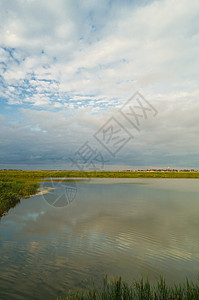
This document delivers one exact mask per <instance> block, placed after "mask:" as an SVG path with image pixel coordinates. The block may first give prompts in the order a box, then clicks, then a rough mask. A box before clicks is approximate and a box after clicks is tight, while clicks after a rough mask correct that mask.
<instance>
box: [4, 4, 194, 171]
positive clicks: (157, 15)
mask: <svg viewBox="0 0 199 300" xmlns="http://www.w3.org/2000/svg"><path fill="white" fill-rule="evenodd" d="M198 13H199V3H198V1H197V0H193V1H192V2H191V4H190V1H188V0H182V1H180V2H176V1H174V0H161V1H148V2H145V1H114V2H112V1H100V2H99V1H89V0H88V1H83V2H82V1H64V0H58V1H50V2H49V1H47V0H44V1H42V2H41V1H37V0H36V1H25V2H24V1H20V0H17V1H15V2H13V1H7V0H2V1H1V3H0V20H1V21H0V22H1V26H0V101H1V103H0V109H1V114H2V115H4V116H5V118H4V119H3V118H2V120H1V119H0V121H1V122H2V125H1V126H2V128H3V132H1V158H2V159H1V160H2V163H6V162H7V163H9V162H11V163H12V164H14V163H19V162H21V163H22V162H25V163H27V164H34V162H42V161H44V160H45V159H46V160H47V161H48V163H50V162H52V165H53V164H54V161H55V160H58V161H60V160H61V161H64V159H66V157H67V155H69V154H71V153H72V152H74V151H75V147H77V146H78V145H79V146H80V144H81V142H82V141H83V137H84V138H87V139H90V138H91V137H92V135H93V134H94V132H93V130H97V128H98V127H99V126H100V124H101V126H102V125H103V122H105V120H106V118H107V117H109V116H110V115H111V114H114V113H115V110H117V108H118V107H120V106H121V105H122V104H123V103H124V102H125V101H126V100H127V99H128V98H129V97H130V96H131V95H132V94H133V93H134V92H135V91H136V90H138V89H141V91H142V93H143V94H144V96H145V97H146V98H147V99H148V100H150V101H152V102H153V104H154V105H156V107H157V109H158V111H159V115H158V117H157V118H156V121H155V122H154V121H151V123H150V122H149V123H148V124H147V125H146V128H145V129H144V128H143V133H141V134H140V135H139V136H138V137H137V140H136V141H135V142H134V143H133V144H131V145H130V144H129V145H128V146H127V148H126V150H125V151H123V152H122V153H121V155H119V156H118V158H116V159H115V160H114V161H113V164H115V165H116V164H117V165H118V164H120V163H121V164H123V165H124V164H126V165H132V166H133V165H138V164H137V163H136V159H137V161H138V162H139V164H143V165H164V164H166V165H167V164H173V165H176V166H178V165H179V166H182V165H183V164H184V166H196V167H198V166H199V162H198V161H197V159H196V157H197V155H198V154H199V153H198V151H199V150H198V149H199V147H198V146H199V145H198V142H197V140H198V129H199V128H198V125H197V120H198V116H199V107H198V96H199V88H198V80H199V74H198V69H199V62H198V48H199V34H198V29H199V19H198ZM14 111H16V112H15V113H14ZM9 116H10V117H9ZM10 119H13V122H14V123H15V126H14V127H13V123H12V121H10ZM35 126H36V127H35ZM127 126H128V125H127ZM149 129H150V132H149ZM22 148H23V150H22ZM133 152H134V153H136V155H134V154H133ZM190 155H192V157H193V158H192V159H191V158H190ZM171 157H173V158H172V159H171ZM169 161H170V163H169Z"/></svg>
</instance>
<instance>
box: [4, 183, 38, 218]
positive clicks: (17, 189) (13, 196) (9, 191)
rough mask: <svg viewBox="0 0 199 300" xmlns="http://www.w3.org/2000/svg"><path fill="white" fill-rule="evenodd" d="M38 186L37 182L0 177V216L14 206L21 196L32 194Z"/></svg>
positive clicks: (25, 196)
mask: <svg viewBox="0 0 199 300" xmlns="http://www.w3.org/2000/svg"><path fill="white" fill-rule="evenodd" d="M38 188H39V183H36V182H28V181H21V180H20V181H18V180H14V179H13V178H8V177H1V178H0V217H1V216H2V215H4V214H5V213H6V212H7V211H8V210H9V209H10V208H11V207H14V206H15V205H16V204H17V203H18V202H19V201H20V199H21V198H27V197H30V196H31V195H34V194H35V193H36V192H37V189H38Z"/></svg>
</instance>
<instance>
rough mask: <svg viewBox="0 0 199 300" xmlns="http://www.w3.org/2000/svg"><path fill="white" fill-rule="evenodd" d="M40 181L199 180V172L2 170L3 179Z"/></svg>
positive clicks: (0, 175) (1, 176) (0, 171)
mask: <svg viewBox="0 0 199 300" xmlns="http://www.w3.org/2000/svg"><path fill="white" fill-rule="evenodd" d="M4 177H7V178H13V179H19V180H20V179H23V180H40V179H43V178H48V177H49V178H58V177H81V178H87V177H89V178H199V172H184V171H181V172H173V171H171V172H158V171H155V172H147V171H90V172H87V171H21V170H0V179H1V178H4Z"/></svg>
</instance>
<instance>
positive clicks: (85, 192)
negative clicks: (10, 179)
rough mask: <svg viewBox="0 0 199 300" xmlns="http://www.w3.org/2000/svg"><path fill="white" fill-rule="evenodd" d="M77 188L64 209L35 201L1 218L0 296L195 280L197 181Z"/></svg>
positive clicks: (94, 183) (98, 182) (198, 266)
mask: <svg viewBox="0 0 199 300" xmlns="http://www.w3.org/2000/svg"><path fill="white" fill-rule="evenodd" d="M116 182H117V184H116ZM129 182H132V183H133V184H127V183H129ZM107 183H109V184H107ZM77 187H78V193H77V196H76V198H75V200H74V201H73V202H72V203H71V204H70V205H68V206H66V207H64V208H61V209H59V208H53V207H51V206H50V205H48V204H47V203H46V202H45V201H44V200H43V198H42V196H35V197H32V198H30V199H26V200H22V201H21V203H20V204H19V205H17V206H16V207H15V208H14V209H11V210H10V212H9V214H8V215H7V216H6V217H4V218H2V220H1V223H0V252H1V261H0V286H1V287H2V289H1V291H0V296H1V293H2V297H3V298H12V299H25V298H29V299H35V298H39V299H42V298H46V297H48V299H56V296H58V295H64V293H65V291H66V290H67V289H68V288H71V287H73V288H76V287H84V286H85V285H86V280H87V279H89V278H91V277H93V276H94V277H95V278H96V279H98V278H101V276H102V274H104V273H107V274H110V275H113V276H115V275H122V276H123V277H124V278H126V279H129V278H130V279H133V278H135V277H139V276H140V275H144V276H148V277H149V278H151V279H152V280H154V279H156V278H158V276H159V274H163V275H164V276H165V278H166V279H167V280H168V281H172V280H175V281H176V282H177V281H179V280H184V279H185V278H186V276H188V277H189V278H191V279H196V278H197V275H198V274H199V272H198V271H199V232H198V227H199V218H198V211H199V203H198V195H199V186H198V181H197V180H177V179H175V180H168V179H167V180H164V179H160V180H159V179H158V180H157V179H156V180H152V179H148V180H146V179H132V180H129V179H115V180H114V179H111V180H109V179H106V180H104V179H99V180H92V181H91V183H90V184H88V183H83V182H82V183H81V182H79V183H78V184H77ZM33 291H34V293H35V294H34V293H33ZM33 294H34V295H35V298H34V297H33V296H32V295H33ZM11 295H12V296H11ZM17 295H18V296H17ZM50 297H51V298H50Z"/></svg>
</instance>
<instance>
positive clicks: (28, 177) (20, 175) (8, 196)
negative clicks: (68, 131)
mask: <svg viewBox="0 0 199 300" xmlns="http://www.w3.org/2000/svg"><path fill="white" fill-rule="evenodd" d="M59 177H61V178H63V177H64V178H67V177H70V178H71V177H79V178H199V172H182V171H180V172H173V171H165V172H160V171H155V172H150V171H90V172H89V171H22V170H0V217H1V216H2V215H4V214H5V213H6V212H7V211H8V210H9V209H10V208H11V207H14V206H15V205H16V204H17V203H18V202H19V201H20V199H21V198H28V197H29V196H31V195H33V194H35V193H36V192H37V190H38V188H39V186H40V185H39V182H40V181H42V180H43V179H44V178H59Z"/></svg>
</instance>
